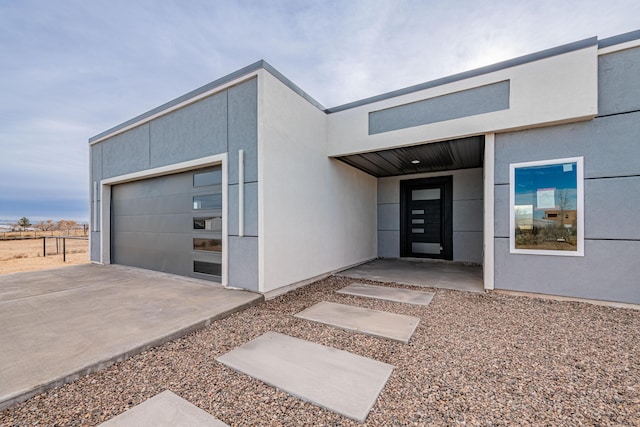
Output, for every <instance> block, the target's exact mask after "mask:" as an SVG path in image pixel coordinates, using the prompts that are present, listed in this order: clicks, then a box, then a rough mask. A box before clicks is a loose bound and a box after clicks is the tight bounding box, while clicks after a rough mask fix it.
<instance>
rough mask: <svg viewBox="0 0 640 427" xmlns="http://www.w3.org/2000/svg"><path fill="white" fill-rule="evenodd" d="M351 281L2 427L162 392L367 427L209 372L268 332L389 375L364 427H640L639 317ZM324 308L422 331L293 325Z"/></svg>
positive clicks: (261, 420)
mask: <svg viewBox="0 0 640 427" xmlns="http://www.w3.org/2000/svg"><path fill="white" fill-rule="evenodd" d="M351 282H353V279H347V278H339V277H331V278H328V279H326V280H323V281H320V282H317V283H315V284H313V285H310V286H307V287H305V288H302V289H299V290H297V291H294V292H291V293H289V294H286V295H284V296H281V297H279V298H277V299H274V300H271V301H268V302H266V303H264V304H262V305H259V306H257V307H253V308H249V309H247V310H245V311H243V312H240V313H236V314H234V315H231V316H230V317H228V318H226V319H223V320H220V321H217V322H215V323H214V324H212V325H211V326H209V327H207V328H205V329H203V330H200V331H197V332H194V333H192V334H190V335H188V336H185V337H183V338H181V339H178V340H175V341H172V342H170V343H167V344H165V345H162V346H160V347H157V348H155V349H152V350H149V351H147V352H144V353H142V354H139V355H137V356H134V357H132V358H131V359H129V360H127V361H124V362H122V363H118V364H116V365H114V366H111V367H110V368H107V369H106V370H104V371H101V372H98V373H96V374H92V375H89V376H86V377H83V378H80V379H79V380H78V381H76V382H74V383H72V384H67V385H64V386H61V387H59V388H57V389H54V390H51V391H49V392H47V393H43V394H41V395H38V396H36V397H34V398H32V399H30V400H28V401H26V402H23V403H21V404H19V405H16V406H14V407H12V408H9V409H7V410H5V411H4V412H2V413H0V426H3V427H4V426H27V425H34V424H37V425H47V426H53V425H58V426H63V425H70V426H78V425H82V426H84V425H86V426H90V425H96V424H99V423H101V422H102V421H105V420H107V419H110V418H112V417H114V416H115V415H117V414H119V413H121V412H123V411H125V410H126V409H128V408H130V407H132V406H134V405H137V404H139V403H141V402H143V401H144V400H146V399H147V398H149V397H152V396H154V395H156V394H158V393H160V392H161V391H163V390H165V389H170V390H171V391H173V392H174V393H176V394H178V395H179V396H181V397H183V398H185V399H187V400H188V401H190V402H191V403H193V404H195V405H197V406H199V407H200V408H202V409H204V410H205V411H208V412H210V413H211V414H213V415H214V416H216V417H217V418H219V419H221V420H222V421H224V422H226V423H227V424H230V425H232V426H234V425H268V426H276V425H328V426H351V425H361V424H358V423H356V422H354V421H351V420H349V419H346V418H344V417H341V416H339V415H336V414H334V413H332V412H330V411H327V410H325V409H321V408H318V407H316V406H314V405H311V404H309V403H305V402H303V401H301V400H299V399H296V398H294V397H291V396H289V395H288V394H286V393H284V392H281V391H278V390H276V389H274V388H272V387H270V386H267V385H265V384H263V383H261V382H259V381H257V380H253V379H251V378H249V377H248V376H246V375H241V374H238V373H236V372H233V371H231V370H229V369H227V368H226V367H224V366H223V365H221V364H219V363H217V362H216V361H215V360H214V359H215V358H216V357H217V356H219V355H221V354H224V353H226V352H228V351H230V350H232V349H234V348H236V347H238V346H239V345H242V344H244V343H246V342H247V341H249V340H251V339H253V338H256V337H258V336H260V335H262V334H263V333H265V332H267V331H277V332H281V333H284V334H288V335H291V336H295V337H299V338H304V339H307V340H311V341H313V342H316V343H320V344H324V345H328V346H331V347H335V348H339V349H342V350H347V351H350V352H353V353H356V354H360V355H362V356H366V357H370V358H373V359H377V360H380V361H383V362H386V363H390V364H392V365H394V366H396V369H394V371H393V374H392V375H391V378H390V379H389V382H388V383H387V385H386V387H385V388H384V389H383V391H382V393H381V394H380V396H379V398H378V401H377V403H376V404H375V405H374V407H373V409H372V410H371V412H370V413H369V417H368V418H367V421H366V424H365V425H371V426H383V425H384V426H388V425H457V424H462V425H571V426H574V425H640V311H636V310H626V309H616V308H609V307H602V306H595V305H589V304H585V303H576V302H557V301H550V300H542V299H534V298H526V297H514V296H506V295H499V294H473V293H465V292H457V291H450V290H442V289H437V290H435V292H436V296H435V297H434V299H433V301H432V302H431V304H430V305H428V306H426V307H423V306H411V305H406V304H400V303H394V302H386V301H379V300H372V299H365V298H358V297H353V296H347V295H340V294H336V293H335V290H337V289H340V288H342V287H344V286H346V285H347V284H349V283H351ZM359 282H366V281H362V280H359ZM367 283H371V284H379V283H376V282H367ZM389 286H397V287H402V286H399V285H389ZM320 301H334V302H338V303H343V304H352V305H357V306H360V307H367V308H373V309H377V310H384V311H390V312H395V313H402V314H408V315H412V316H417V317H419V318H420V319H421V322H420V324H419V325H418V328H417V329H416V332H415V334H414V336H413V337H412V339H411V341H410V342H409V344H408V345H405V344H402V343H397V342H392V341H387V340H384V339H380V338H375V337H370V336H366V335H361V334H355V333H350V332H346V331H342V330H339V329H334V328H331V327H328V326H324V325H320V324H317V323H313V322H309V321H305V320H302V319H297V318H294V317H292V316H291V315H292V314H295V313H297V312H299V311H301V310H303V309H305V308H307V307H310V306H311V305H313V304H315V303H317V302H320Z"/></svg>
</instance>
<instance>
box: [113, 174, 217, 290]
mask: <svg viewBox="0 0 640 427" xmlns="http://www.w3.org/2000/svg"><path fill="white" fill-rule="evenodd" d="M111 209H112V211H111V261H112V262H113V263H115V264H124V265H129V266H133V267H140V268H146V269H149V270H156V271H162V272H166V273H172V274H179V275H182V276H191V277H198V278H202V279H209V280H214V281H218V282H219V281H220V280H221V275H222V250H223V248H222V171H221V169H220V167H214V168H208V169H201V170H197V171H190V172H184V173H179V174H174V175H167V176H161V177H157V178H151V179H145V180H141V181H135V182H129V183H126V184H120V185H115V186H113V188H112V189H111Z"/></svg>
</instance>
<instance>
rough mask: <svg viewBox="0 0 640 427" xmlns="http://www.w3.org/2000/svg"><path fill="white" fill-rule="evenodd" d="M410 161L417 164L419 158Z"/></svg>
mask: <svg viewBox="0 0 640 427" xmlns="http://www.w3.org/2000/svg"><path fill="white" fill-rule="evenodd" d="M411 163H413V164H414V165H417V164H418V163H420V160H418V159H415V160H411Z"/></svg>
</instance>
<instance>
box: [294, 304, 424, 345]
mask: <svg viewBox="0 0 640 427" xmlns="http://www.w3.org/2000/svg"><path fill="white" fill-rule="evenodd" d="M295 317H298V318H300V319H306V320H311V321H313V322H319V323H324V324H327V325H331V326H335V327H336V328H340V329H345V330H347V331H355V332H362V333H363V334H367V335H373V336H376V337H382V338H387V339H390V340H394V341H400V342H403V343H405V344H407V343H408V342H409V339H410V338H411V335H413V332H414V331H415V329H416V326H418V323H419V322H420V319H418V318H417V317H413V316H406V315H404V314H395V313H387V312H386V311H379V310H371V309H369V308H362V307H354V306H352V305H345V304H337V303H335V302H327V301H322V302H319V303H318V304H316V305H314V306H312V307H309V308H307V309H306V310H303V311H301V312H300V313H298V314H296V315H295Z"/></svg>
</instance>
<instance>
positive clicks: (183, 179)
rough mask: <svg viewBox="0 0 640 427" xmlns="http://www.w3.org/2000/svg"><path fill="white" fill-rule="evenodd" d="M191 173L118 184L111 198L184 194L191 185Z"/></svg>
mask: <svg viewBox="0 0 640 427" xmlns="http://www.w3.org/2000/svg"><path fill="white" fill-rule="evenodd" d="M192 182H193V178H192V174H176V175H167V176H161V177H156V178H153V179H145V180H142V181H134V182H129V183H126V184H121V185H118V186H117V188H118V191H117V194H114V195H113V196H112V200H115V201H117V200H138V199H140V198H144V197H157V196H167V195H172V194H184V193H185V189H187V188H189V187H191V185H192Z"/></svg>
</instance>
